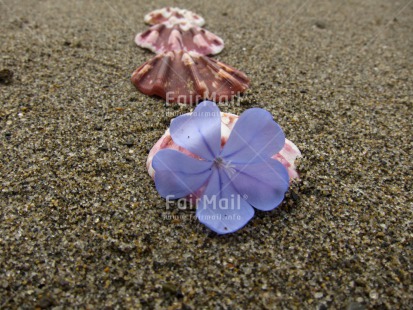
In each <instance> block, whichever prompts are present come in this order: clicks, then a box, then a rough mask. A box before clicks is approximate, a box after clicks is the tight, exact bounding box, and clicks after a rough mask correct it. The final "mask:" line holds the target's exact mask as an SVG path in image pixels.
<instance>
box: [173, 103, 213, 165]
mask: <svg viewBox="0 0 413 310" xmlns="http://www.w3.org/2000/svg"><path fill="white" fill-rule="evenodd" d="M170 132H171V136H172V140H173V141H174V142H175V143H176V144H178V145H179V146H181V147H183V148H185V149H187V150H188V151H190V152H192V153H194V154H196V155H198V156H200V157H201V158H204V159H208V160H214V159H215V157H216V156H217V155H218V153H219V151H220V147H221V113H220V111H219V108H218V107H217V106H216V104H215V103H213V102H212V101H203V102H201V103H200V104H198V106H197V107H196V108H195V110H194V112H193V113H192V114H191V115H187V114H185V115H181V116H179V117H177V118H175V119H174V120H173V121H172V123H171V127H170Z"/></svg>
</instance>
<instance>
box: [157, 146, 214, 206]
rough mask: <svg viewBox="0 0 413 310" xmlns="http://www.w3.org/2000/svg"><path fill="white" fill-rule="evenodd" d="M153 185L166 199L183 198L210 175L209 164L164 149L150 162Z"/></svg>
mask: <svg viewBox="0 0 413 310" xmlns="http://www.w3.org/2000/svg"><path fill="white" fill-rule="evenodd" d="M152 165H153V168H154V169H155V185H156V189H157V190H158V192H159V194H160V195H161V196H162V197H164V198H168V199H178V198H181V197H185V196H187V195H189V194H191V193H194V192H195V191H196V190H198V189H199V188H200V187H201V186H202V185H203V184H204V183H205V182H206V180H207V179H208V178H209V176H210V175H211V173H212V170H211V165H212V163H211V162H208V161H205V160H199V159H195V158H192V157H189V156H187V155H185V154H183V153H181V152H178V151H175V150H171V149H165V150H160V151H159V152H158V153H156V155H155V157H154V158H153V162H152Z"/></svg>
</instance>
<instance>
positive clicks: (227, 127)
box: [146, 112, 301, 196]
mask: <svg viewBox="0 0 413 310" xmlns="http://www.w3.org/2000/svg"><path fill="white" fill-rule="evenodd" d="M188 114H190V113H188ZM238 118H239V116H238V115H235V114H231V113H223V112H221V147H223V146H224V145H225V143H227V141H228V138H229V135H230V134H231V131H232V128H233V127H234V125H235V123H236V122H237V120H238ZM172 121H173V120H172ZM167 148H169V149H173V150H177V151H179V152H182V153H184V154H186V155H188V156H191V157H193V158H198V157H197V156H196V155H195V154H193V153H191V152H189V151H188V150H186V149H184V148H182V147H180V146H178V145H177V144H175V142H174V141H173V140H172V137H171V134H170V133H169V129H167V130H166V132H165V133H164V135H163V136H162V137H161V138H160V139H159V140H158V142H156V143H155V145H154V146H153V147H152V149H151V150H150V152H149V155H148V159H147V161H146V168H147V169H148V173H149V175H150V176H151V177H152V178H154V177H155V170H154V169H153V167H152V160H153V157H154V156H155V154H156V153H157V152H158V151H159V150H162V149H167ZM298 157H301V152H300V150H299V149H298V147H297V146H296V145H295V144H294V143H293V142H291V141H290V140H288V139H285V145H284V147H283V148H282V150H281V151H280V152H279V153H277V154H274V156H272V158H273V159H276V160H278V161H279V162H281V163H282V164H283V165H284V167H285V168H286V169H287V171H288V175H289V176H290V182H291V181H292V180H293V179H299V175H298V172H297V168H296V166H295V160H296V159H297V158H298ZM194 194H195V196H196V193H194Z"/></svg>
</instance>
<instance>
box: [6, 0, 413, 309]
mask: <svg viewBox="0 0 413 310" xmlns="http://www.w3.org/2000/svg"><path fill="white" fill-rule="evenodd" d="M166 5H173V6H179V7H182V8H186V9H190V10H193V11H195V12H197V13H199V14H200V15H202V16H203V17H204V18H205V20H206V25H205V28H206V29H208V30H209V31H211V32H213V33H215V34H217V35H219V36H220V37H222V38H223V39H224V41H225V48H224V50H223V51H222V53H220V54H219V55H217V56H216V57H215V58H216V59H218V60H220V61H223V62H225V63H227V64H229V65H231V66H233V67H235V68H237V69H240V70H242V71H244V72H245V73H246V74H248V76H249V77H250V78H251V87H250V89H249V90H248V91H247V92H246V93H245V95H244V96H242V97H241V98H238V100H237V101H236V103H235V104H232V105H230V106H224V107H222V110H223V111H225V112H231V113H236V114H239V113H241V112H243V111H244V110H246V109H247V108H251V107H261V108H265V109H267V110H268V111H270V112H271V113H272V115H273V116H274V119H275V120H276V121H277V122H278V123H279V124H280V125H281V126H282V128H283V129H284V131H285V133H286V135H287V137H288V139H290V140H292V141H293V142H294V143H296V144H297V145H298V147H299V148H300V149H301V151H302V153H303V158H302V159H301V160H300V162H299V163H298V167H299V170H300V175H301V182H298V183H295V184H293V185H292V186H291V188H290V190H289V192H288V193H287V195H286V198H285V200H284V202H283V203H282V205H281V206H280V207H278V208H277V209H275V210H274V211H271V212H256V215H255V217H254V219H253V220H252V221H251V222H249V223H248V224H247V225H246V226H245V227H244V228H243V229H242V230H240V231H238V232H237V233H234V234H231V235H225V236H219V235H216V234H215V233H212V232H211V231H209V230H208V229H207V228H206V227H204V226H203V225H202V224H200V223H199V222H198V221H197V220H195V219H194V216H195V210H194V209H190V208H186V209H185V210H180V209H179V208H178V206H177V205H174V206H172V207H170V208H169V209H168V208H167V205H166V203H165V200H164V199H162V198H161V197H160V196H159V194H158V193H157V191H156V189H155V186H154V182H153V181H152V180H151V178H150V177H149V175H148V174H147V171H146V167H145V161H146V156H147V154H148V152H149V150H150V148H151V147H152V145H153V144H154V143H155V142H156V141H157V140H158V139H159V138H160V136H161V135H162V134H163V132H164V131H165V129H166V128H167V127H168V126H169V123H170V120H171V118H173V115H179V114H182V113H186V112H188V111H190V110H191V108H179V107H178V108H174V107H171V106H165V104H164V101H163V100H161V99H159V98H151V97H148V96H145V95H143V94H141V93H139V92H138V91H137V90H136V89H135V88H134V86H133V85H132V84H131V82H130V75H131V73H132V72H133V71H134V70H135V69H136V68H137V67H138V66H139V65H141V64H142V63H143V62H145V61H147V60H149V59H150V58H151V57H153V55H154V54H153V53H151V52H150V51H147V50H143V49H141V48H139V47H137V46H136V45H135V43H134V36H135V35H136V33H138V32H141V31H144V30H145V29H147V27H148V26H147V25H145V24H144V23H143V16H144V15H145V14H146V13H147V12H149V11H151V10H153V9H157V8H161V7H164V6H166ZM0 27H1V31H0V42H1V44H0V134H1V136H0V141H1V142H0V170H1V174H0V178H1V183H0V184H1V191H0V195H1V196H0V197H1V199H0V308H1V309H16V308H21V309H33V308H39V309H47V308H53V309H67V308H78V309H124V308H125V309H126V308H128V309H140V308H142V309H349V310H360V309H409V306H408V305H409V304H410V307H411V305H412V303H413V297H412V296H413V284H412V270H413V266H412V264H413V248H412V236H413V229H412V218H413V216H412V204H413V199H412V147H413V141H412V132H413V131H412V123H413V116H412V114H413V113H412V111H413V99H412V98H413V96H412V94H413V52H412V51H413V35H412V33H413V2H412V1H410V0H400V1H384V0H376V1H373V0H367V1H321V0H314V1H311V0H308V1H297V0H293V1H287V0H276V1H270V0H268V1H259V0H257V1H228V0H220V1H216V0H211V1H204V2H201V1H173V2H167V1H153V2H149V1H135V0H130V1H124V0H121V1H108V0H103V1H97V0H91V1H61V0H58V1H53V0H42V1H28V0H20V1H12V0H0ZM181 209H182V208H181Z"/></svg>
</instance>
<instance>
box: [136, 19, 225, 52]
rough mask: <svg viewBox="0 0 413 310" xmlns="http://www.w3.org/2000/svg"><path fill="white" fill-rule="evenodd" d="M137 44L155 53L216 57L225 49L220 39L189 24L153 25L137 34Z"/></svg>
mask: <svg viewBox="0 0 413 310" xmlns="http://www.w3.org/2000/svg"><path fill="white" fill-rule="evenodd" d="M135 42H136V44H137V45H138V46H140V47H143V48H147V49H149V50H151V51H152V52H154V53H163V52H168V51H174V50H175V51H179V50H183V51H187V52H189V51H192V52H197V53H199V54H201V55H215V54H218V53H219V52H221V51H222V49H223V48H224V41H223V40H222V39H221V38H220V37H218V36H216V35H215V34H213V33H212V32H209V31H208V30H205V29H203V28H201V27H199V26H197V25H195V24H191V23H188V22H182V23H179V24H173V23H170V22H165V23H162V24H157V25H153V26H151V27H150V28H149V29H148V30H146V31H144V32H141V33H139V34H137V35H136V37H135Z"/></svg>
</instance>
